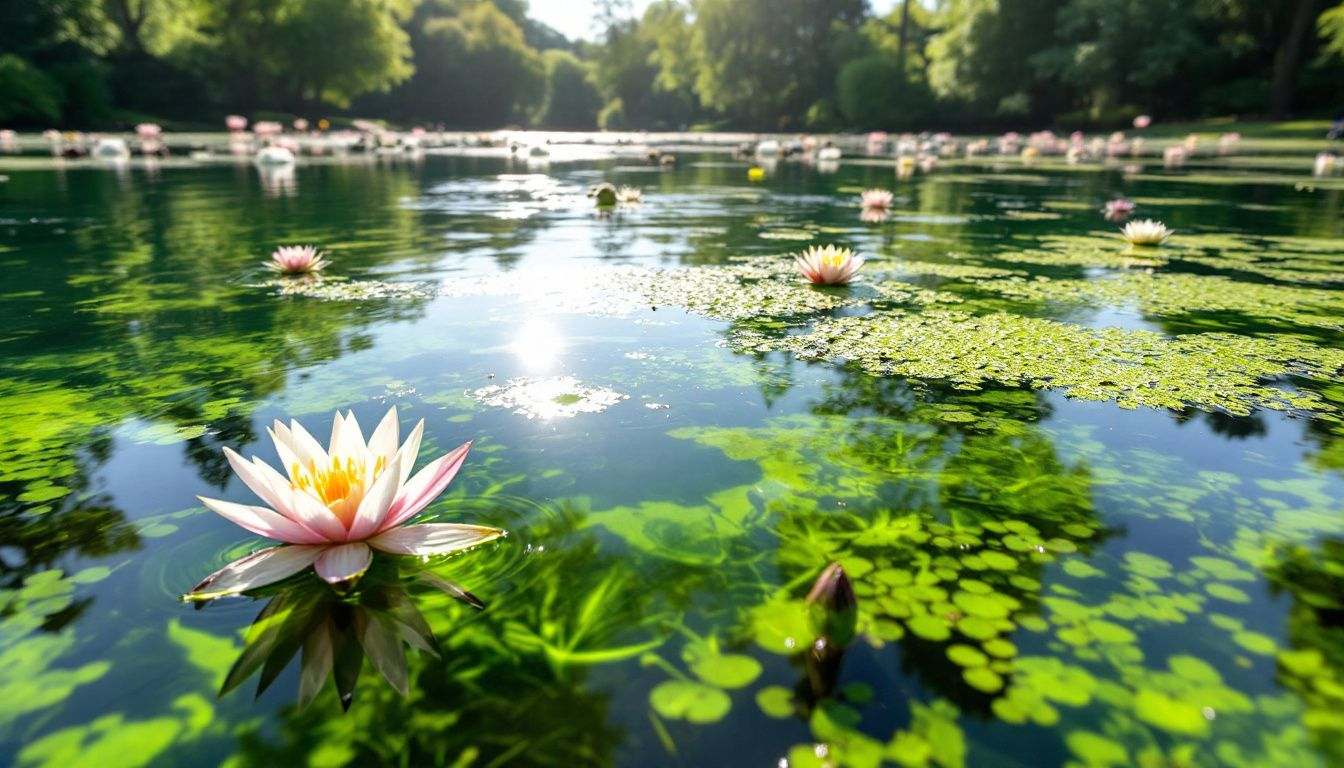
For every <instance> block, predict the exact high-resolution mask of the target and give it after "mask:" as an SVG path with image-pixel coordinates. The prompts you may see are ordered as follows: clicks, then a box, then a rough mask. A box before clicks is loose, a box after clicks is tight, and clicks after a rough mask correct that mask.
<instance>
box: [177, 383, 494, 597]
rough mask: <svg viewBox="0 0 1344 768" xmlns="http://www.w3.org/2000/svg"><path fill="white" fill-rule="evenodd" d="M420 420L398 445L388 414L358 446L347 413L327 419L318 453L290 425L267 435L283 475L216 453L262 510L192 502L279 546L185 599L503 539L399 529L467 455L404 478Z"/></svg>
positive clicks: (451, 526) (462, 530)
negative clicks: (378, 557) (376, 557)
mask: <svg viewBox="0 0 1344 768" xmlns="http://www.w3.org/2000/svg"><path fill="white" fill-rule="evenodd" d="M424 428H425V422H424V420H423V419H422V420H421V421H420V423H419V424H417V425H416V426H415V429H413V430H412V431H411V434H410V436H409V437H407V438H406V442H404V443H401V444H400V445H398V422H397V409H396V408H395V407H393V408H391V409H390V410H389V411H388V412H387V415H386V416H384V417H383V420H382V421H381V422H380V423H379V424H378V428H377V429H376V430H374V432H373V435H372V436H371V437H370V438H369V439H368V441H367V442H366V441H365V439H364V435H363V433H362V432H361V431H360V428H359V422H357V421H356V420H355V415H354V413H353V412H348V413H346V415H344V416H342V415H341V413H340V412H337V413H336V418H335V422H334V423H333V424H332V428H331V442H330V444H329V445H328V447H327V448H326V449H323V448H322V446H321V445H320V444H318V442H317V440H315V439H314V438H313V436H312V435H310V434H309V433H308V431H307V430H305V429H304V428H303V426H302V425H300V424H299V423H298V422H297V421H290V423H289V426H285V425H284V424H282V423H281V422H279V421H276V422H275V424H274V426H273V427H271V428H270V429H269V430H267V431H268V432H269V433H270V436H271V439H272V440H273V441H275V449H276V452H277V453H279V455H280V461H281V463H282V464H283V465H284V467H285V469H286V471H287V475H282V474H280V473H279V472H277V471H276V470H275V469H273V468H272V467H271V466H270V465H269V464H267V463H266V462H264V461H262V460H261V459H258V458H255V457H254V458H253V459H252V460H251V461H249V460H247V459H244V458H243V457H242V456H241V455H239V454H238V453H237V452H235V451H233V450H231V449H229V448H225V449H224V455H225V456H226V457H227V458H228V460H229V465H230V466H232V467H233V470H234V472H236V473H237V474H238V477H239V478H240V479H241V480H242V481H243V482H244V483H245V484H247V487H248V488H250V489H252V491H253V492H254V493H256V494H257V496H258V497H259V498H260V499H261V500H262V501H263V502H265V503H266V506H253V505H248V504H237V503H234V502H231V501H221V500H218V499H207V498H204V497H201V503H202V504H204V505H205V506H206V507H208V508H210V509H211V510H213V511H215V512H216V513H218V514H219V515H221V516H222V517H224V518H225V519H227V520H229V521H231V522H233V523H236V524H238V525H239V526H241V527H242V528H245V529H247V530H249V531H251V532H252V533H255V534H258V535H261V536H265V537H267V538H270V539H275V540H276V541H280V542H282V544H281V545H280V546H274V547H267V548H265V549H261V550H258V551H256V552H253V553H252V554H250V555H248V556H246V557H244V558H241V559H239V560H235V561H234V562H232V563H229V564H228V565H226V566H224V567H223V568H221V569H219V570H218V571H216V572H214V573H212V574H210V575H209V576H207V577H206V578H205V580H204V581H202V582H201V583H200V584H198V585H197V586H196V588H195V589H193V590H192V591H191V592H190V593H189V594H187V595H186V596H185V598H186V599H187V600H212V599H214V598H218V597H223V596H225V595H232V594H238V593H240V592H244V591H247V590H250V589H256V588H258V587H262V586H265V585H267V584H273V583H275V582H277V581H281V580H283V579H287V578H289V577H290V576H293V575H294V574H296V573H299V572H301V571H303V570H305V569H307V568H308V567H309V566H312V567H313V569H314V570H315V571H316V572H317V575H318V576H320V577H321V578H322V579H323V580H325V581H326V582H328V583H329V584H333V585H335V584H346V583H349V582H352V581H354V580H355V579H358V578H359V577H360V576H362V575H363V574H364V572H365V571H366V570H368V568H369V565H370V564H371V563H372V561H373V550H375V549H376V550H378V551H380V552H386V553H390V554H395V555H414V556H419V557H426V556H430V555H446V554H451V553H454V552H460V551H463V550H466V549H470V548H472V547H475V546H477V545H480V544H484V543H485V542H488V541H492V540H494V539H497V538H499V537H501V536H504V535H505V532H504V531H502V530H500V529H498V528H488V527H485V526H479V525H466V524H460V523H419V524H415V525H402V523H405V522H406V521H408V520H410V519H411V518H412V517H414V516H415V515H416V514H417V513H419V512H420V511H421V510H423V509H424V508H425V507H427V506H429V504H430V502H432V501H434V499H436V498H437V497H438V496H439V494H441V493H443V491H444V489H445V488H447V487H448V484H449V483H450V482H452V480H453V477H455V476H456V475H457V472H458V470H459V469H460V468H461V467H462V464H463V462H464V461H466V458H467V452H468V451H469V450H470V449H471V443H470V442H468V443H465V444H463V445H461V446H459V447H458V448H457V449H455V450H453V451H451V452H449V453H448V454H446V455H444V456H441V457H439V458H438V459H436V460H434V461H432V462H430V463H429V464H428V465H426V466H425V467H424V468H423V469H421V470H420V471H419V472H418V473H416V474H415V475H414V476H413V477H412V475H411V468H412V467H413V465H414V464H415V459H416V456H417V454H418V453H419V451H420V441H421V438H422V437H423V435H424Z"/></svg>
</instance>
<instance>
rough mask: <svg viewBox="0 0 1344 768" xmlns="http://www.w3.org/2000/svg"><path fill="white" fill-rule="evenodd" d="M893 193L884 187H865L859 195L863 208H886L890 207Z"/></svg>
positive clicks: (893, 196)
mask: <svg viewBox="0 0 1344 768" xmlns="http://www.w3.org/2000/svg"><path fill="white" fill-rule="evenodd" d="M894 198H895V195H893V194H891V192H890V191H888V190H885V189H865V190H864V191H863V194H862V195H860V200H862V201H863V207H864V208H876V209H879V210H886V209H887V208H890V207H891V201H892V199H894Z"/></svg>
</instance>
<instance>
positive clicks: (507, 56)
mask: <svg viewBox="0 0 1344 768" xmlns="http://www.w3.org/2000/svg"><path fill="white" fill-rule="evenodd" d="M420 16H421V17H422V18H421V19H419V20H418V28H417V30H416V32H415V33H414V35H413V38H412V40H413V42H412V46H413V48H414V50H415V61H416V74H415V76H414V77H413V78H411V80H410V82H409V83H408V84H407V85H406V86H405V87H403V88H400V89H398V91H397V93H395V94H394V95H393V98H392V101H393V102H394V104H395V105H396V106H395V109H396V111H397V113H398V114H400V115H401V116H402V117H404V118H408V119H419V120H434V121H440V122H445V123H448V124H451V125H456V126H469V127H499V126H502V125H507V124H510V123H518V122H523V121H526V120H527V118H528V116H529V115H532V114H534V113H535V112H536V110H537V107H538V105H539V104H540V103H541V102H542V100H543V99H544V98H545V95H546V65H545V64H544V62H543V61H542V58H541V54H539V53H538V52H537V51H536V50H534V49H533V48H531V47H530V46H528V45H527V42H526V41H525V40H524V38H523V31H522V29H521V28H519V26H518V24H517V23H515V22H514V20H513V19H511V18H510V17H509V16H508V15H507V14H505V13H504V12H502V11H501V10H500V9H499V8H497V7H496V6H495V5H494V4H493V3H491V2H484V1H483V2H471V3H440V4H437V5H433V6H430V7H427V8H424V9H422V13H421V14H420ZM413 26H414V25H413Z"/></svg>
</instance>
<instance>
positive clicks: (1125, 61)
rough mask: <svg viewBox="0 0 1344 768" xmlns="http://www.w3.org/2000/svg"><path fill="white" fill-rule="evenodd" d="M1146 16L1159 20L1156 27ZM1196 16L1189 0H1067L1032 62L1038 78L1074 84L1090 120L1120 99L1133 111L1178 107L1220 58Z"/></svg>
mask: <svg viewBox="0 0 1344 768" xmlns="http://www.w3.org/2000/svg"><path fill="white" fill-rule="evenodd" d="M1152 19H1162V32H1161V34H1153V27H1152V22H1151V20H1152ZM1202 21H1203V20H1202V19H1201V18H1200V16H1199V14H1198V10H1197V7H1196V5H1195V4H1192V3H1190V2H1189V0H1069V1H1068V2H1067V3H1065V4H1064V5H1063V6H1062V7H1061V8H1060V9H1059V12H1058V13H1057V15H1056V23H1055V25H1054V27H1055V36H1056V40H1055V44H1054V45H1052V46H1050V47H1049V48H1046V49H1045V50H1043V51H1040V52H1038V53H1036V54H1035V55H1033V56H1032V57H1031V64H1032V66H1033V67H1034V68H1035V70H1036V72H1037V73H1038V74H1039V75H1041V76H1042V78H1043V79H1047V80H1057V81H1059V82H1062V83H1067V84H1068V85H1070V86H1073V87H1074V88H1075V89H1076V90H1075V91H1074V92H1075V93H1076V94H1078V96H1077V99H1078V102H1077V105H1078V106H1081V107H1083V108H1084V109H1086V110H1087V116H1088V117H1089V118H1091V119H1092V120H1094V121H1098V120H1101V121H1105V119H1106V118H1107V117H1111V116H1113V115H1115V114H1117V110H1118V109H1120V108H1121V107H1123V106H1126V105H1132V106H1131V107H1130V109H1129V110H1128V111H1129V112H1131V113H1135V114H1137V113H1138V112H1147V111H1150V110H1153V109H1158V110H1159V111H1162V112H1171V111H1176V110H1178V109H1179V105H1181V104H1183V103H1186V102H1187V101H1189V100H1192V99H1194V98H1195V97H1196V96H1197V94H1196V93H1195V89H1196V88H1198V87H1199V86H1200V85H1201V84H1203V83H1207V82H1208V78H1207V75H1208V74H1209V73H1211V72H1212V71H1213V70H1214V66H1215V64H1216V61H1217V59H1218V57H1219V51H1218V48H1217V46H1216V44H1215V42H1214V41H1213V40H1211V39H1210V38H1209V36H1208V34H1207V28H1206V25H1204V24H1203V23H1202ZM1131 116H1132V115H1131Z"/></svg>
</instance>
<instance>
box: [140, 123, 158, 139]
mask: <svg viewBox="0 0 1344 768" xmlns="http://www.w3.org/2000/svg"><path fill="white" fill-rule="evenodd" d="M162 132H163V129H162V128H160V127H159V126H158V125H156V124H155V123H140V124H139V125H137V126H135V133H136V135H137V136H139V137H140V139H141V140H142V141H152V140H154V139H157V138H159V134H160V133H162Z"/></svg>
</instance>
